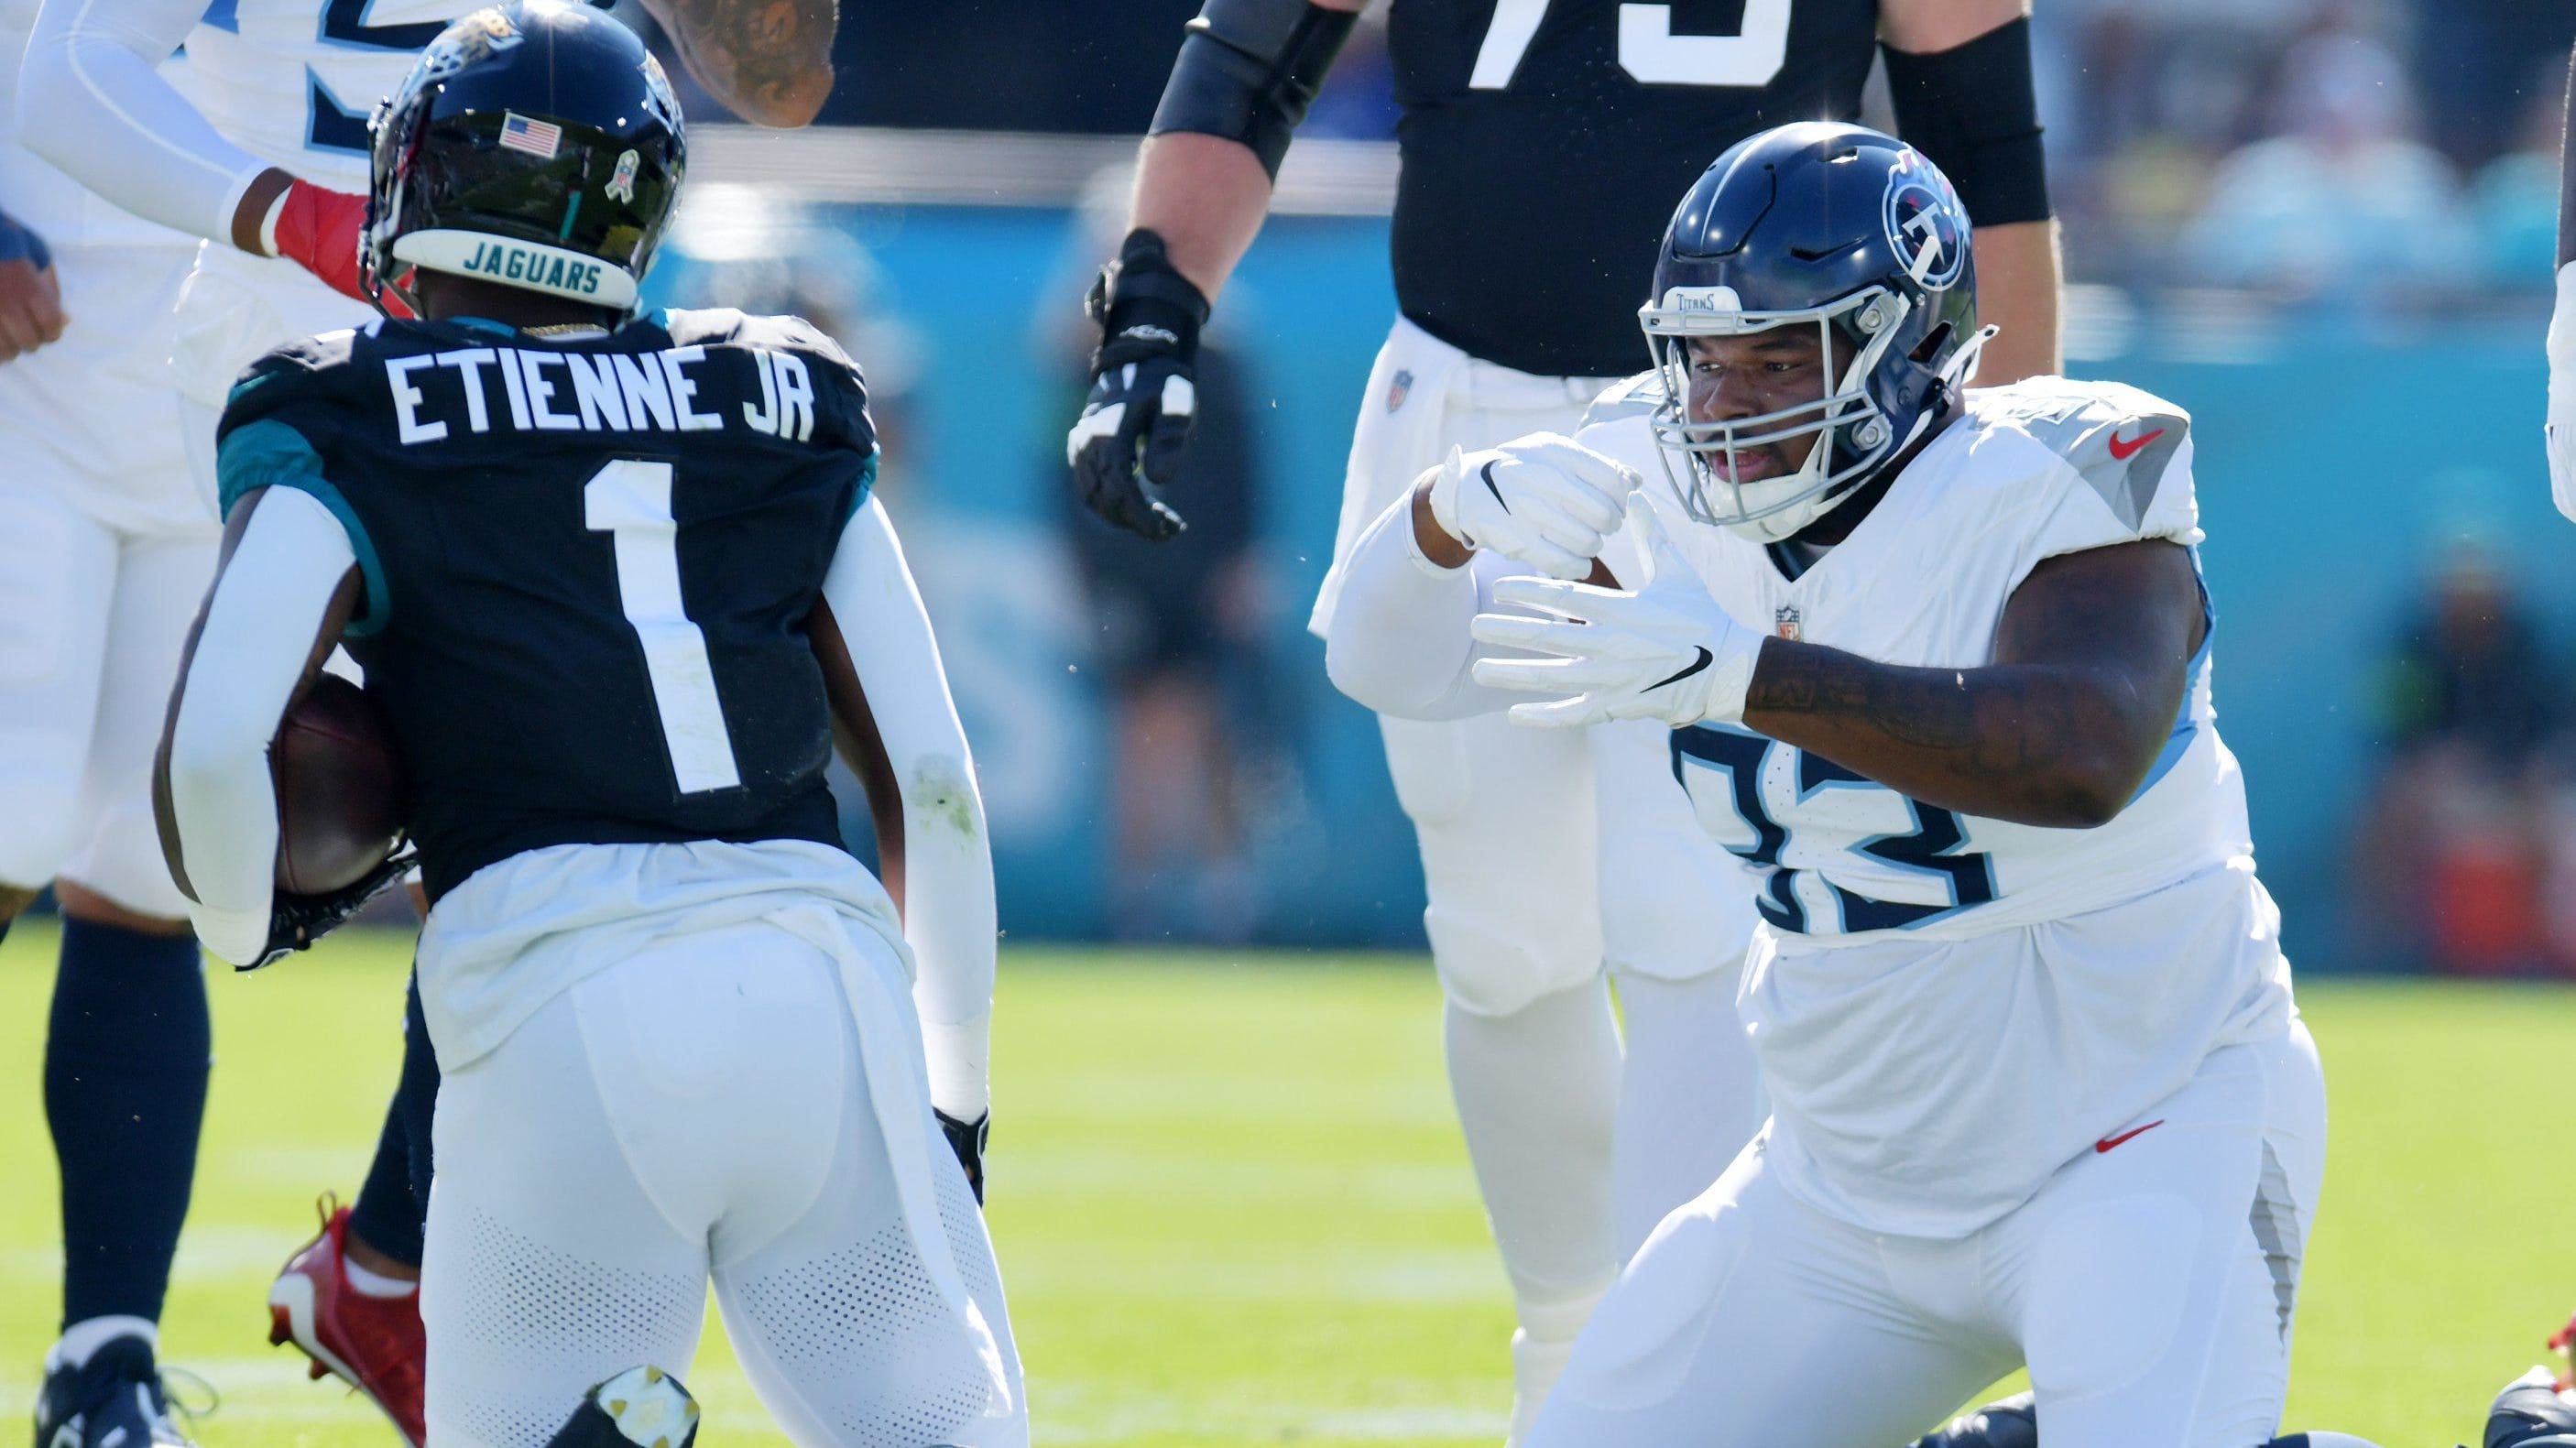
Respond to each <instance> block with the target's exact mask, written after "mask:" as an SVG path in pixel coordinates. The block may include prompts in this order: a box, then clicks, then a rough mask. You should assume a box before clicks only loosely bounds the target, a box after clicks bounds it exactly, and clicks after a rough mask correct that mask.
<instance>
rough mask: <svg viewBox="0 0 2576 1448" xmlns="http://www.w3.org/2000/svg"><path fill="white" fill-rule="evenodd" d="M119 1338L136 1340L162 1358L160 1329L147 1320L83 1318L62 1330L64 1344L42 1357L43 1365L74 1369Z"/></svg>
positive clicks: (61, 1342) (116, 1317)
mask: <svg viewBox="0 0 2576 1448" xmlns="http://www.w3.org/2000/svg"><path fill="white" fill-rule="evenodd" d="M120 1337H139V1338H141V1339H143V1341H144V1342H145V1344H146V1345H148V1346H150V1347H151V1349H152V1353H153V1356H155V1357H158V1356H160V1354H161V1329H160V1327H159V1326H157V1325H156V1324H155V1323H154V1322H153V1321H152V1319H150V1318H148V1317H122V1316H112V1317H86V1318H83V1319H81V1320H80V1321H78V1322H75V1323H73V1324H72V1325H71V1326H69V1327H67V1328H64V1329H63V1340H62V1341H60V1342H58V1343H56V1344H54V1350H53V1351H52V1352H50V1353H47V1354H46V1355H45V1358H46V1361H47V1362H48V1363H51V1364H59V1365H60V1366H63V1367H70V1368H76V1367H80V1366H83V1365H84V1364H86V1363H88V1361H89V1360H90V1356H91V1355H92V1354H94V1353H96V1352H97V1351H98V1350H99V1349H100V1348H103V1347H105V1346H107V1345H108V1344H109V1343H111V1342H114V1341H116V1340H117V1339H118V1338H120Z"/></svg>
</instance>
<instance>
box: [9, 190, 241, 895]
mask: <svg viewBox="0 0 2576 1448" xmlns="http://www.w3.org/2000/svg"><path fill="white" fill-rule="evenodd" d="M171 240H172V243H173V244H167V245H134V246H127V245H103V246H80V245H73V246H62V247H58V248H57V249H56V251H55V253H54V264H55V271H56V274H57V275H58V276H59V277H60V278H61V281H62V286H63V302H64V307H65V310H66V311H67V313H68V314H69V316H70V318H71V325H70V327H69V329H68V330H66V331H65V332H64V334H63V340H62V341H60V342H57V343H55V344H53V345H52V346H49V347H46V348H44V349H43V350H41V351H38V352H36V353H34V354H32V355H29V356H26V357H21V358H19V359H18V360H17V361H15V362H12V363H10V364H9V365H8V366H6V367H0V821H5V824H0V885H6V886H15V887H18V888H20V889H34V888H37V887H39V886H42V885H44V884H45V883H46V882H47V881H49V880H52V879H54V878H55V877H57V876H60V877H62V878H65V879H70V880H75V881H77V882H79V883H80V884H82V885H84V886H87V887H88V888H89V889H91V890H94V891H96V892H98V893H99V894H101V895H104V896H106V897H107V898H108V899H110V900H113V901H115V902H116V903H117V904H119V905H122V906H124V907H125V908H126V909H129V910H134V911H139V912H141V913H143V914H146V915H159V916H165V917H169V918H174V919H175V918H179V917H182V916H184V915H185V914H186V913H187V901H186V900H185V899H184V898H183V897H182V896H181V895H180V894H179V889H178V887H177V886H176V885H174V884H172V883H171V880H170V871H169V869H168V867H167V866H166V865H164V864H163V863H162V860H161V840H160V836H159V834H158V833H157V832H156V831H155V829H154V827H153V823H152V794H151V770H152V753H153V750H154V748H155V746H157V745H158V744H159V742H160V739H161V719H162V715H163V713H164V712H165V711H166V710H167V709H168V707H169V703H170V685H171V683H172V681H173V680H174V679H175V678H176V677H177V675H178V669H179V645H180V641H181V640H182V639H184V638H186V636H187V633H188V625H189V622H190V620H192V619H194V618H195V617H196V614H197V605H198V603H199V602H201V601H202V600H203V599H204V598H205V594H206V584H207V583H208V581H209V580H211V579H212V578H213V576H214V570H215V549H216V540H217V535H218V532H219V529H218V527H217V524H216V522H215V518H214V514H213V512H212V510H211V509H209V508H207V507H205V506H204V505H203V503H202V502H201V501H200V500H199V498H198V495H197V492H196V490H195V488H194V487H192V486H191V485H190V483H189V479H188V472H187V463H186V461H185V457H184V450H183V449H182V447H181V445H180V425H179V410H178V404H177V399H176V396H175V395H174V393H173V391H172V388H171V383H170V375H169V369H168V366H167V362H166V359H167V356H168V353H169V327H168V313H169V310H170V307H171V305H172V302H173V300H174V298H175V297H176V296H177V292H178V283H179V278H180V276H181V275H183V274H184V273H185V271H186V269H187V261H188V256H189V254H190V253H189V251H187V250H185V249H182V248H181V247H179V246H177V245H176V244H175V242H176V240H177V238H176V235H175V233H173V234H172V236H171Z"/></svg>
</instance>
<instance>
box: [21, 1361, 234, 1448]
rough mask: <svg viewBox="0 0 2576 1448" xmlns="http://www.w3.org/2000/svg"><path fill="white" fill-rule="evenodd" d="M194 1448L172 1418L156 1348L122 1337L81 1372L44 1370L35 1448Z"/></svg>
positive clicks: (47, 1367) (38, 1396)
mask: <svg viewBox="0 0 2576 1448" xmlns="http://www.w3.org/2000/svg"><path fill="white" fill-rule="evenodd" d="M152 1445H173V1448H195V1445H194V1444H193V1443H191V1442H190V1440H189V1438H188V1435H187V1434H186V1433H183V1432H181V1431H180V1430H179V1425H178V1423H177V1422H176V1421H175V1420H174V1419H172V1418H171V1416H170V1399H169V1395H168V1394H167V1393H165V1392H164V1391H163V1390H162V1387H161V1370H160V1368H159V1366H158V1365H156V1364H155V1363H154V1362H153V1360H152V1346H151V1344H149V1343H147V1342H145V1341H144V1340H143V1339H141V1338H139V1337H119V1338H115V1339H112V1340H110V1341H109V1342H107V1343H106V1344H104V1345H102V1346H101V1347H100V1348H99V1350H98V1351H96V1352H94V1353H92V1354H90V1359H89V1361H88V1362H86V1363H83V1364H81V1365H80V1366H79V1367H76V1368H75V1367H66V1366H64V1365H62V1364H60V1363H56V1362H51V1361H49V1362H47V1363H46V1365H45V1386H44V1387H43V1389H41V1390H40V1391H39V1392H38V1393H37V1394H36V1448H152Z"/></svg>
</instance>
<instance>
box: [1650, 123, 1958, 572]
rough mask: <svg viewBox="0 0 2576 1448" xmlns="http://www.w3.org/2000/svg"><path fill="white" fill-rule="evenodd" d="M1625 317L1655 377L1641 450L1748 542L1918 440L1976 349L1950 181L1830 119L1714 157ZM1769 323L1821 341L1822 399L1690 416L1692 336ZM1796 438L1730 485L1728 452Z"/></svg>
mask: <svg viewBox="0 0 2576 1448" xmlns="http://www.w3.org/2000/svg"><path fill="white" fill-rule="evenodd" d="M1637 318H1638V321H1639V322H1640V323H1641V324H1642V325H1643V326H1644V328H1645V331H1646V345H1647V347H1648V349H1649V350H1650V351H1651V352H1652V353H1653V355H1654V360H1655V367H1656V370H1657V371H1658V372H1659V373H1661V374H1662V377H1663V384H1664V386H1663V392H1664V398H1663V401H1662V403H1661V404H1660V405H1659V406H1658V408H1657V410H1656V414H1655V424H1654V425H1655V439H1656V441H1657V442H1658V443H1659V444H1661V446H1662V451H1663V457H1664V466H1665V471H1666V472H1667V473H1669V474H1670V475H1671V476H1672V479H1673V484H1674V486H1675V487H1676V488H1677V489H1678V490H1679V491H1680V493H1681V495H1682V502H1683V505H1684V507H1685V508H1686V509H1687V510H1688V511H1689V512H1690V514H1691V516H1693V517H1694V518H1697V519H1699V520H1700V521H1702V522H1707V523H1714V524H1718V525H1721V526H1724V527H1728V528H1733V529H1735V530H1736V531H1738V532H1740V533H1743V534H1745V535H1746V536H1749V537H1753V538H1756V539H1759V540H1761V541H1764V542H1776V541H1778V540H1780V539H1782V538H1786V537H1789V536H1790V535H1792V534H1794V533H1796V532H1798V530H1800V529H1802V528H1804V527H1806V526H1807V525H1808V524H1809V523H1811V522H1813V521H1815V520H1816V519H1817V518H1819V517H1822V516H1823V515H1824V514H1825V513H1826V512H1828V511H1830V510H1831V509H1832V508H1833V506H1834V505H1835V504H1836V503H1839V502H1841V501H1842V500H1843V499H1845V498H1847V497H1849V496H1850V495H1851V494H1852V492H1853V491H1854V490H1855V489H1857V488H1858V487H1859V486H1860V485H1861V484H1862V483H1864V482H1867V481H1868V480H1869V478H1870V477H1871V476H1872V475H1873V474H1875V473H1876V472H1877V470H1878V469H1879V467H1880V466H1881V465H1882V464H1884V463H1885V462H1886V461H1887V460H1888V459H1889V458H1891V457H1894V456H1895V455H1896V454H1897V452H1898V451H1900V450H1901V449H1903V448H1904V447H1905V446H1906V445H1907V444H1908V443H1910V442H1912V441H1913V440H1914V439H1915V438H1917V437H1919V436H1921V435H1922V433H1923V431H1924V430H1925V429H1926V428H1928V427H1930V426H1931V425H1932V422H1933V420H1934V419H1935V418H1936V417H1937V416H1938V415H1939V413H1940V410H1941V404H1942V402H1943V401H1944V400H1945V399H1946V398H1947V397H1949V396H1951V395H1952V394H1953V393H1954V392H1955V390H1956V389H1957V388H1959V387H1961V386H1964V385H1965V381H1964V379H1965V378H1966V376H1967V374H1968V373H1969V371H1970V370H1971V368H1972V367H1973V366H1974V364H1975V359H1976V353H1977V350H1978V348H1979V347H1980V346H1982V345H1983V341H1984V335H1985V334H1982V333H1980V332H1979V331H1978V328H1977V273H1976V264H1975V261H1974V259H1973V258H1972V257H1971V256H1970V255H1969V244H1968V213H1967V211H1966V210H1965V209H1964V208H1962V207H1961V206H1960V204H1959V198H1958V194H1957V193H1956V192H1954V191H1952V190H1951V189H1950V182H1949V178H1947V177H1945V176H1943V175H1942V174H1941V173H1940V171H1939V170H1938V169H1936V168H1935V167H1934V166H1933V165H1932V163H1931V162H1929V161H1927V160H1925V159H1924V158H1923V157H1922V155H1921V154H1920V153H1919V152H1917V151H1915V150H1914V149H1913V148H1912V147H1910V146H1908V145H1906V144H1905V143H1904V142H1902V141H1899V140H1897V139H1895V138H1894V137H1892V136H1887V135H1883V134H1881V133H1879V132H1877V131H1873V130H1870V129H1869V128H1868V127H1866V126H1853V125H1845V124H1842V123H1839V122H1832V121H1801V122H1798V123H1796V124H1794V125H1786V126H1779V127H1775V128H1774V129H1771V130H1768V131H1762V132H1759V133H1757V134H1755V135H1752V136H1748V137H1746V138H1745V139H1744V140H1742V141H1739V142H1737V143H1736V144H1735V145H1734V146H1732V147H1730V148H1728V150H1727V152H1726V154H1724V155H1722V156H1720V157H1718V158H1717V160H1716V162H1715V163H1714V164H1712V165H1711V166H1710V167H1709V168H1708V170H1707V172H1706V173H1705V174H1703V175H1702V176H1701V177H1700V178H1699V181H1698V183H1697V184H1695V185H1693V186H1692V187H1691V189H1690V194H1689V195H1687V196H1684V197H1683V198H1682V204H1681V206H1680V208H1679V209H1678V210H1676V211H1675V212H1674V213H1673V220H1672V225H1671V227H1670V228H1668V229H1667V230H1666V231H1665V233H1664V249H1663V254H1662V256H1661V257H1660V258H1659V259H1658V260H1657V261H1656V263H1655V290H1654V295H1653V297H1652V298H1651V299H1649V300H1648V302H1647V303H1646V305H1645V306H1644V307H1643V308H1641V309H1640V310H1639V311H1638V313H1637ZM1785 326H1813V327H1816V328H1818V329H1819V338H1820V340H1821V341H1822V342H1823V343H1824V344H1825V347H1824V356H1825V357H1826V359H1827V361H1828V367H1827V377H1828V382H1827V386H1826V388H1825V391H1824V395H1822V396H1821V397H1819V398H1817V399H1816V400H1815V401H1814V402H1812V403H1802V404H1800V405H1798V406H1794V407H1788V408H1782V409H1780V410H1778V411H1774V412H1767V413H1763V414H1760V415H1758V416H1753V417H1743V418H1735V419H1730V420H1721V421H1699V420H1696V419H1695V418H1694V417H1693V416H1692V412H1691V400H1690V399H1691V389H1690V382H1691V370H1690V361H1691V358H1690V339H1691V338H1693V337H1720V336H1723V337H1732V336H1743V335H1746V334H1749V333H1754V332H1763V331H1768V330H1770V329H1771V328H1774V327H1785ZM1811 434H1812V435H1816V439H1817V440H1816V445H1815V447H1814V448H1813V449H1812V450H1811V451H1810V452H1809V454H1808V456H1807V460H1806V463H1805V464H1804V465H1803V466H1802V467H1800V468H1798V469H1797V470H1796V471H1794V472H1791V473H1788V474H1786V475H1784V476H1777V477H1766V478H1758V479H1754V480H1751V481H1746V482H1741V483H1739V482H1736V481H1734V480H1733V479H1734V478H1735V477H1736V476H1737V473H1738V468H1737V466H1736V457H1735V454H1736V451H1737V450H1738V449H1754V448H1762V447H1767V446H1771V445H1773V444H1777V443H1781V442H1785V441H1788V440H1791V439H1794V438H1800V437H1806V436H1809V435H1811ZM1676 459H1679V460H1680V463H1681V465H1680V466H1679V467H1676V466H1675V462H1676Z"/></svg>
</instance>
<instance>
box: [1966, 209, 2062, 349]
mask: <svg viewBox="0 0 2576 1448" xmlns="http://www.w3.org/2000/svg"><path fill="white" fill-rule="evenodd" d="M1976 248H1977V318H1978V320H1979V321H1981V322H1988V323H1992V324H1993V325H1994V326H1995V327H1996V329H1997V330H1996V333H1995V339H1994V340H1993V341H1991V342H1989V343H1987V344H1986V350H1985V353H1984V355H1983V356H1982V357H1981V358H1979V360H1978V363H1977V383H1978V385H1979V386H1981V387H2000V386H2002V385H2003V384H2005V383H2007V382H2018V381H2020V380H2021V379H2023V378H2025V377H2043V376H2050V375H2053V374H2056V373H2058V372H2060V371H2063V370H2064V366H2065V364H2064V361H2063V359H2062V358H2061V356H2060V354H2059V345H2058V322H2057V298H2058V282H2059V277H2058V255H2057V222H2056V221H2055V220H2054V219H2050V220H2046V221H2016V222H2013V223H2011V224H2009V225H2004V226H1980V227H1978V228H1977V234H1976Z"/></svg>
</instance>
